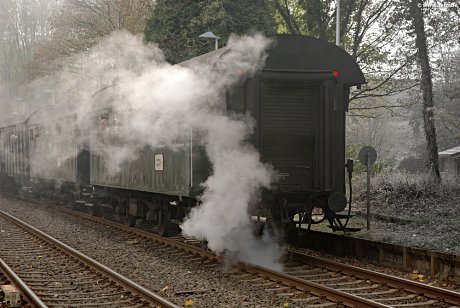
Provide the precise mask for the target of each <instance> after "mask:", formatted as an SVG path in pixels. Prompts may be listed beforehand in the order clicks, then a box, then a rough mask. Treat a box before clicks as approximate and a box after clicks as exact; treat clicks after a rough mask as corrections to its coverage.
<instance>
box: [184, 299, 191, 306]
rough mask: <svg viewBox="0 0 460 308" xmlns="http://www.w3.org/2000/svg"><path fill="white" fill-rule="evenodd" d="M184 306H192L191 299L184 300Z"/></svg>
mask: <svg viewBox="0 0 460 308" xmlns="http://www.w3.org/2000/svg"><path fill="white" fill-rule="evenodd" d="M184 304H185V306H192V305H193V299H191V298H189V299H186V300H185V303H184Z"/></svg>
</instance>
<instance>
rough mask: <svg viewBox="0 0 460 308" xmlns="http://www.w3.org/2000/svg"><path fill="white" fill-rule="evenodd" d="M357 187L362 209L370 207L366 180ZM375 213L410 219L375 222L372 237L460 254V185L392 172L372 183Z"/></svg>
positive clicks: (357, 200) (372, 199)
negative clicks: (396, 221)
mask: <svg viewBox="0 0 460 308" xmlns="http://www.w3.org/2000/svg"><path fill="white" fill-rule="evenodd" d="M359 182H360V184H359V185H357V186H358V187H356V190H355V191H356V194H355V198H356V204H357V208H358V210H361V211H362V210H364V209H365V206H366V194H365V181H363V180H361V181H359ZM372 185H373V188H372V194H371V202H372V203H371V204H372V213H375V214H380V215H386V216H391V217H397V218H401V219H403V220H410V221H411V223H407V224H397V223H396V224H395V223H387V222H382V221H380V222H379V221H377V222H373V224H372V228H371V230H370V231H361V232H360V233H359V234H358V236H369V237H371V238H374V239H377V240H385V241H390V242H395V243H399V244H405V245H411V246H418V247H423V248H429V249H435V250H441V251H449V252H452V253H456V254H460V219H459V215H460V183H459V182H458V179H457V180H455V179H452V180H443V182H442V183H437V182H435V181H434V180H433V179H431V178H430V177H429V176H428V175H423V174H409V173H392V174H386V175H379V176H377V177H375V178H374V179H373V181H372Z"/></svg>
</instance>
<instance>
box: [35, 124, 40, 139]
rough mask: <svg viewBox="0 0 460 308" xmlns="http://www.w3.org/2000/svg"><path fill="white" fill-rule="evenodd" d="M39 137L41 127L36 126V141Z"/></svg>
mask: <svg viewBox="0 0 460 308" xmlns="http://www.w3.org/2000/svg"><path fill="white" fill-rule="evenodd" d="M39 137H40V127H39V126H35V128H34V139H37V138H39Z"/></svg>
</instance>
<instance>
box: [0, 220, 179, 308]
mask: <svg viewBox="0 0 460 308" xmlns="http://www.w3.org/2000/svg"><path fill="white" fill-rule="evenodd" d="M0 226H1V233H0V248H1V249H0V257H1V259H2V260H3V261H5V263H7V264H8V266H9V267H10V268H11V269H12V270H14V272H15V273H16V275H17V276H19V277H20V278H21V279H22V281H24V282H25V284H26V285H27V286H28V287H29V288H30V289H31V290H32V291H33V293H35V295H36V296H35V297H34V298H33V300H30V299H29V300H28V301H29V304H30V305H32V306H34V307H84V306H93V307H128V306H129V307H178V306H176V305H174V304H173V303H171V302H169V301H168V300H166V299H164V298H162V297H160V296H158V295H156V294H154V293H152V292H150V291H148V290H146V289H144V288H143V287H141V286H139V285H137V284H136V283H134V282H132V281H131V280H129V279H127V278H125V277H123V276H121V275H120V274H118V273H116V272H114V271H112V270H111V269H109V268H107V267H105V266H104V265H102V264H100V263H98V262H97V261H95V260H92V259H91V258H89V257H87V256H85V255H84V254H82V253H81V252H78V251H76V250H75V249H73V248H71V247H69V246H67V245H65V244H64V243H61V242H59V241H57V240H55V239H53V238H52V237H50V236H48V235H47V234H45V233H43V232H41V231H40V230H38V229H35V228H34V227H32V226H30V225H28V224H26V223H24V222H22V221H20V220H19V219H17V218H15V217H13V216H11V215H9V214H7V213H5V212H3V211H0ZM23 293H24V291H23Z"/></svg>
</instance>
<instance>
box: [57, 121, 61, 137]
mask: <svg viewBox="0 0 460 308" xmlns="http://www.w3.org/2000/svg"><path fill="white" fill-rule="evenodd" d="M56 133H57V135H58V136H60V135H61V124H59V123H56Z"/></svg>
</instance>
